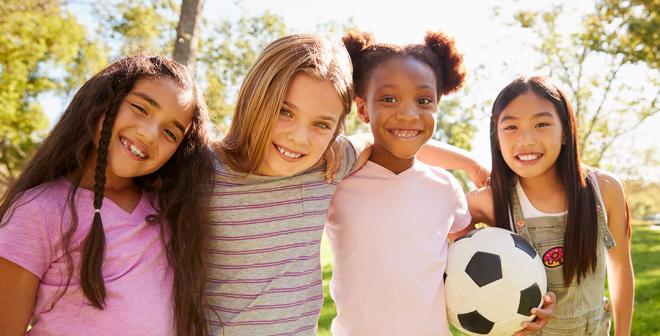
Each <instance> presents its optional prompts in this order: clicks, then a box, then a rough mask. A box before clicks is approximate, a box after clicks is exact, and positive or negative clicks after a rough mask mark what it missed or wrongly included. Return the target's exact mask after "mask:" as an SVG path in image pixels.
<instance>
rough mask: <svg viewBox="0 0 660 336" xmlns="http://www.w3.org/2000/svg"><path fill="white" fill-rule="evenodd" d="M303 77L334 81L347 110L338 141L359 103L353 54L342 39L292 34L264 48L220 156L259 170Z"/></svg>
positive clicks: (230, 162)
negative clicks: (283, 110)
mask: <svg viewBox="0 0 660 336" xmlns="http://www.w3.org/2000/svg"><path fill="white" fill-rule="evenodd" d="M299 73H305V74H307V75H309V76H311V77H313V78H315V79H317V80H322V81H323V80H329V81H330V82H332V84H333V85H334V87H335V90H336V91H337V93H338V94H339V97H340V98H341V100H342V103H343V106H344V111H343V113H342V115H341V117H340V120H339V124H338V126H337V130H336V131H335V135H334V137H333V141H334V138H335V137H336V136H337V134H339V132H340V131H341V129H342V126H343V121H344V118H345V117H346V115H347V114H348V113H349V112H350V110H351V104H352V102H353V80H352V67H351V60H350V57H349V55H348V52H347V51H346V49H345V48H344V46H343V45H342V44H341V43H340V42H339V41H332V40H329V39H327V38H323V37H320V36H317V35H309V34H292V35H287V36H284V37H281V38H279V39H277V40H275V41H274V42H272V43H271V44H269V45H268V46H267V47H266V48H265V49H264V51H263V52H262V53H261V54H260V55H259V57H258V58H257V61H256V62H255V64H254V65H253V66H252V68H250V70H249V71H248V73H247V75H246V76H245V80H244V81H243V84H242V85H241V89H240V91H239V93H238V100H237V102H236V110H235V112H234V116H233V118H232V122H231V125H230V126H229V130H228V132H227V134H226V136H225V137H224V139H222V141H220V142H219V143H218V147H219V148H218V149H219V154H221V155H222V156H223V157H224V158H225V160H226V162H227V164H228V165H229V166H230V167H231V168H233V169H234V170H237V171H240V172H244V173H253V172H254V171H256V170H257V169H258V168H259V165H260V164H261V161H262V160H263V157H264V153H265V151H266V147H267V145H268V144H267V143H268V141H269V139H270V137H271V132H272V129H273V125H274V124H275V121H276V120H277V117H278V115H279V112H280V109H281V108H282V105H283V103H284V98H285V96H286V92H287V89H288V87H289V85H290V84H291V81H292V79H293V77H294V76H295V75H297V74H299ZM331 142H332V141H331Z"/></svg>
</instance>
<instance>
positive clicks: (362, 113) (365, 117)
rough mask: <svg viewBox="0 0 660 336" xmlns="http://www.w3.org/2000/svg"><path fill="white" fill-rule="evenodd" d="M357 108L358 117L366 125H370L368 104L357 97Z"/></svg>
mask: <svg viewBox="0 0 660 336" xmlns="http://www.w3.org/2000/svg"><path fill="white" fill-rule="evenodd" d="M355 106H356V107H357V113H358V117H359V118H360V120H362V122H364V123H365V124H368V123H369V114H367V102H365V101H364V99H362V98H360V97H358V96H355Z"/></svg>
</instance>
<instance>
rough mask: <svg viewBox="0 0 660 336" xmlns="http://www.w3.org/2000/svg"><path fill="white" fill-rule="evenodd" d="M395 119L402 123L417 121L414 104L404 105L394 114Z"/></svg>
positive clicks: (417, 112) (417, 115) (417, 113)
mask: <svg viewBox="0 0 660 336" xmlns="http://www.w3.org/2000/svg"><path fill="white" fill-rule="evenodd" d="M396 118H397V119H399V120H404V121H413V120H417V119H419V111H417V107H416V106H415V104H404V105H403V106H402V107H401V109H400V110H399V112H398V113H397V114H396Z"/></svg>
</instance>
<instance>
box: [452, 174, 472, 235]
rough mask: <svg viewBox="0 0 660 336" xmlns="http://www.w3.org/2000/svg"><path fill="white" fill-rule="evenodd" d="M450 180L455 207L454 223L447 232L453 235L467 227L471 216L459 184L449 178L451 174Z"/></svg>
mask: <svg viewBox="0 0 660 336" xmlns="http://www.w3.org/2000/svg"><path fill="white" fill-rule="evenodd" d="M450 180H451V187H452V192H453V193H454V201H455V202H454V204H455V205H456V207H455V210H454V222H453V223H452V225H451V229H449V231H450V232H451V233H455V232H459V231H461V230H463V229H465V228H466V227H468V225H470V222H471V221H472V216H471V215H470V211H469V209H468V205H467V199H466V198H465V193H464V192H463V189H462V188H461V186H460V184H459V183H458V181H457V180H456V179H455V178H454V177H453V176H451V174H450Z"/></svg>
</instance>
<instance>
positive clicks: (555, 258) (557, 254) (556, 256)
mask: <svg viewBox="0 0 660 336" xmlns="http://www.w3.org/2000/svg"><path fill="white" fill-rule="evenodd" d="M563 263H564V247H563V246H557V247H553V248H551V249H549V250H547V251H545V253H544V254H543V264H544V265H545V267H549V268H555V267H559V266H561V264H563Z"/></svg>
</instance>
